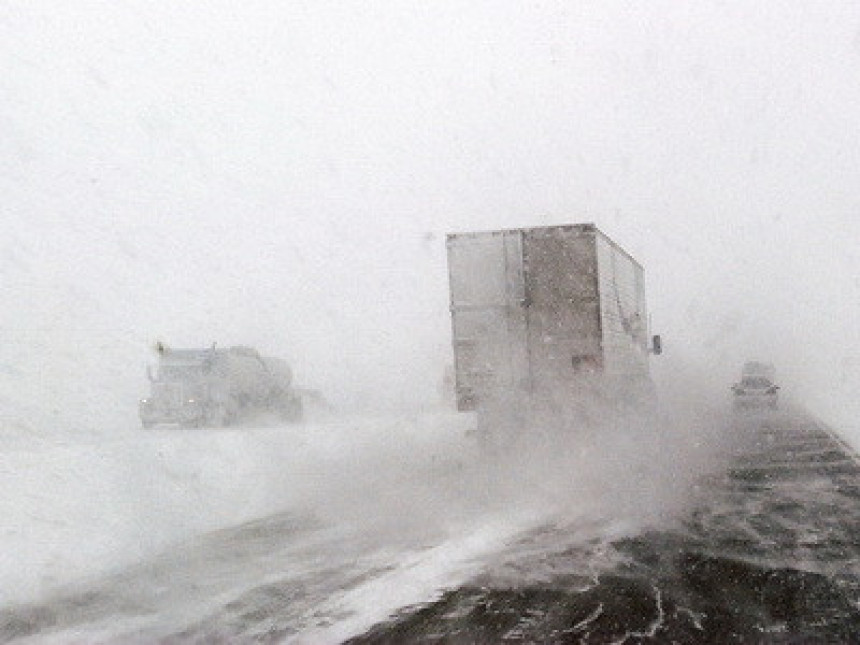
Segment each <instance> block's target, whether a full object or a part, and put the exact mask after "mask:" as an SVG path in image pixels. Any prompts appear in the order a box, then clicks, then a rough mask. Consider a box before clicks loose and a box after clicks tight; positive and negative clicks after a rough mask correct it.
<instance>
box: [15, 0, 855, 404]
mask: <svg viewBox="0 0 860 645" xmlns="http://www.w3.org/2000/svg"><path fill="white" fill-rule="evenodd" d="M0 30H2V36H3V37H2V45H0V47H2V56H0V65H2V81H0V82H2V99H0V101H2V102H0V118H2V122H3V127H2V135H0V136H2V147H0V163H2V167H3V173H2V180H0V181H2V182H3V194H4V213H5V215H4V219H5V220H6V226H5V227H4V229H5V231H6V235H4V240H3V243H2V255H0V259H2V267H3V279H4V287H5V288H4V305H3V307H4V316H3V323H2V324H3V327H4V335H5V336H6V337H7V339H9V338H10V336H11V338H12V339H13V342H14V340H15V339H18V338H20V339H21V342H22V343H23V344H24V345H28V346H32V347H35V346H40V347H44V344H47V346H48V347H49V348H50V349H48V351H49V353H50V352H52V351H59V350H58V348H57V344H58V343H60V344H62V345H63V346H64V347H65V348H66V349H65V351H81V349H82V347H81V346H82V345H83V346H85V347H86V348H87V350H88V351H93V344H94V343H96V347H98V348H101V347H102V345H98V343H107V344H108V345H113V344H117V343H122V344H124V345H126V347H125V348H124V350H123V351H122V352H120V356H121V357H122V359H121V360H129V361H132V362H131V363H129V364H128V365H123V366H122V367H121V370H122V371H123V372H125V371H129V372H140V371H141V370H142V367H141V366H142V363H143V362H145V361H146V360H147V356H146V351H147V350H145V349H144V348H145V347H146V348H148V347H149V345H150V344H151V342H153V341H154V339H156V338H160V339H163V340H166V341H168V342H170V343H172V344H174V345H176V346H181V345H189V346H195V345H201V344H204V343H205V344H207V345H208V344H209V343H211V342H213V341H218V342H220V343H223V344H228V343H236V342H241V343H246V344H254V345H258V346H262V347H263V348H264V349H266V350H268V351H269V352H270V353H275V354H280V355H283V356H285V357H288V358H290V359H291V360H292V361H293V362H294V364H295V365H296V370H297V373H298V374H299V375H300V378H303V379H305V381H306V382H308V383H311V384H313V386H315V387H318V388H320V389H323V390H324V391H326V392H327V393H328V394H329V395H330V396H331V397H332V398H333V399H335V400H337V401H338V402H340V403H343V404H346V405H348V406H362V407H370V408H373V407H378V406H381V405H395V406H400V407H402V406H409V405H415V404H418V403H422V402H425V401H427V400H428V399H432V398H433V397H434V396H436V395H437V392H438V383H439V381H440V379H441V374H442V370H443V366H444V365H445V364H446V363H447V362H450V360H451V359H450V349H449V344H450V343H449V328H448V325H449V322H448V314H447V294H446V272H445V271H446V270H445V259H444V233H445V232H448V231H453V230H470V229H487V228H498V227H515V226H529V225H537V224H550V223H567V222H579V221H594V222H595V223H597V224H598V226H599V227H601V228H602V229H603V230H604V231H605V232H606V233H607V234H608V235H610V237H613V238H614V239H616V240H617V241H619V242H620V243H621V244H622V245H623V246H625V247H626V248H627V249H628V250H629V251H630V252H631V253H632V254H633V255H634V256H635V257H637V258H638V259H639V260H640V261H641V262H642V264H643V265H644V266H645V267H646V271H647V281H648V282H647V290H648V297H649V302H650V309H651V312H652V317H653V326H654V328H655V331H659V332H661V333H662V334H663V335H664V338H665V341H666V346H667V348H668V351H667V355H666V356H665V357H664V358H663V359H662V360H661V361H660V364H659V365H658V366H656V369H657V370H658V371H659V373H660V375H661V378H669V379H670V380H671V375H672V374H673V373H674V371H675V369H676V367H675V364H676V362H678V361H680V362H683V363H694V364H697V365H699V366H705V365H707V369H704V370H703V371H704V372H706V373H707V374H710V375H712V376H713V377H714V383H715V384H719V385H720V386H724V385H725V384H726V382H727V381H729V380H730V379H731V378H732V377H733V375H734V374H735V372H736V371H737V369H738V365H739V364H740V362H742V361H743V360H744V359H746V358H747V357H764V358H768V359H771V360H773V361H774V362H775V363H776V364H777V365H778V367H779V370H780V373H781V374H782V375H784V379H785V380H786V381H787V382H790V383H791V389H792V391H797V392H804V393H806V392H807V391H813V390H815V389H816V388H824V389H827V388H828V387H830V383H829V382H828V381H827V379H828V378H830V377H831V376H832V375H833V369H832V368H833V365H834V364H835V362H838V361H839V360H841V357H843V356H856V355H857V354H858V353H860V350H858V334H860V332H858V331H857V328H856V325H855V324H854V321H855V320H856V319H857V315H858V306H860V305H858V302H860V300H858V297H857V296H858V290H860V282H858V280H860V278H858V269H857V266H858V264H857V260H858V255H857V254H858V251H857V250H856V240H857V239H860V238H858V232H860V224H858V219H857V211H858V204H860V199H858V193H857V191H858V189H857V185H858V183H857V178H858V177H857V168H858V167H860V163H858V162H860V146H858V138H860V134H858V133H860V128H858V127H857V126H858V120H860V116H858V115H860V110H858V109H857V108H858V104H860V86H858V84H857V82H856V79H857V78H858V71H860V70H858V67H860V10H858V9H857V8H856V6H854V5H853V3H849V2H845V3H829V4H828V5H827V7H826V8H825V7H817V6H816V7H813V6H810V5H808V4H807V3H801V2H784V3H768V4H767V6H765V5H760V6H754V7H750V6H748V3H742V2H706V3H698V4H697V5H696V6H695V7H678V6H677V4H676V3H671V2H668V3H659V2H658V3H647V4H644V3H643V4H636V3H634V4H630V3H626V2H617V3H606V2H599V3H596V2H595V3H587V2H582V3H575V4H573V5H571V3H567V2H548V3H541V4H540V5H535V6H529V7H524V6H522V5H521V4H520V3H498V2H492V3H490V2H479V3H470V6H469V7H468V8H463V7H461V6H459V5H456V4H453V3H441V4H440V3H436V4H435V5H434V6H433V7H428V6H424V5H423V4H422V3H413V2H406V3H404V2H399V3H396V4H395V3H382V4H370V5H368V4H367V3H328V2H323V3H319V2H315V3H290V4H288V5H283V3H275V2H255V3H252V4H250V5H248V6H246V7H243V8H242V9H241V10H239V9H236V8H235V7H234V6H233V5H232V4H231V3H226V2H225V3H220V2H216V3H211V4H207V7H206V9H205V10H195V9H193V8H192V7H190V6H176V7H165V6H161V5H159V4H158V3H151V2H129V3H123V4H122V5H121V6H120V5H114V4H110V3H101V2H87V3H75V4H74V5H69V4H68V3H62V2H49V1H47V0H43V1H41V2H37V3H32V2H26V3H25V2H10V3H6V5H5V7H4V9H3V13H2V16H0ZM34 330H39V333H36V331H34ZM39 343H42V345H39ZM69 345H73V346H75V349H70V348H69ZM131 346H134V347H135V348H139V349H136V350H135V351H133V350H132V347H131ZM82 360H84V359H82ZM101 360H102V359H99V362H101ZM103 360H104V361H105V362H108V363H110V362H112V361H113V359H112V358H111V357H110V356H108V355H106V356H105V357H104V359H103ZM45 362H47V363H48V364H50V361H45ZM103 367H104V368H105V369H106V370H114V369H116V366H115V365H104V364H103ZM48 368H49V366H48ZM7 378H13V377H7ZM41 382H42V385H43V386H45V384H52V385H54V386H55V387H56V388H58V389H64V388H68V387H70V385H69V383H68V378H67V375H66V374H50V373H48V374H43V375H42V377H41ZM137 385H138V386H140V385H141V383H139V382H138V383H137ZM127 388H128V390H129V391H130V390H131V389H132V387H131V386H130V385H128V386H127Z"/></svg>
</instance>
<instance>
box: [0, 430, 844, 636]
mask: <svg viewBox="0 0 860 645" xmlns="http://www.w3.org/2000/svg"><path fill="white" fill-rule="evenodd" d="M736 425H737V426H738V429H739V431H740V432H742V433H743V436H745V437H746V438H745V440H744V441H742V442H740V443H739V444H738V445H737V446H735V448H734V451H735V452H734V454H733V455H732V457H731V459H730V460H729V462H728V463H729V466H728V468H726V469H721V470H720V471H719V472H717V473H711V474H708V475H706V476H703V477H702V479H701V480H700V481H699V482H698V483H697V486H696V487H695V493H694V496H693V497H694V499H693V503H692V504H690V505H689V506H688V507H687V511H686V512H685V513H684V516H683V517H680V518H678V519H677V521H670V522H667V523H666V526H665V527H661V528H660V529H659V530H655V529H650V530H648V531H647V532H643V533H640V534H638V535H634V536H629V535H628V536H624V537H619V538H613V537H612V536H611V532H606V531H603V530H601V527H600V526H599V524H600V522H599V520H597V519H595V521H594V523H593V524H591V525H589V523H588V522H585V521H580V522H579V523H574V524H570V523H568V524H560V523H548V524H544V525H540V526H536V527H533V528H532V529H530V530H528V531H526V532H521V533H519V534H517V535H515V536H514V537H512V538H511V539H509V540H506V541H505V542H504V543H503V544H501V545H498V547H497V548H496V550H495V552H494V553H493V557H492V558H487V559H486V562H485V563H484V564H483V565H482V566H479V567H478V568H477V569H476V570H475V571H474V572H472V573H471V574H470V575H469V577H468V578H467V580H466V582H465V583H464V584H458V585H456V586H455V587H447V588H446V587H444V586H443V587H442V588H440V589H437V590H436V592H435V595H434V594H431V595H432V598H431V600H430V601H429V602H426V603H423V604H417V605H412V606H407V607H402V608H401V609H400V611H399V612H397V613H396V614H395V615H393V616H390V617H389V618H388V619H387V620H386V619H384V617H383V620H382V621H381V622H378V623H377V624H375V625H374V626H372V627H370V628H369V629H367V628H366V626H365V627H362V633H361V634H360V635H358V636H356V635H354V634H352V635H350V636H351V637H350V640H349V642H350V643H353V644H371V643H609V642H614V643H636V642H655V643H669V642H677V643H807V642H811V643H817V642H821V643H854V642H857V643H860V466H858V463H857V461H856V458H855V457H854V455H853V454H852V453H851V452H850V451H849V450H848V449H847V448H846V447H845V446H844V445H842V444H841V443H840V442H839V440H838V439H836V438H835V437H834V436H832V435H831V434H830V433H829V431H828V429H827V428H826V427H824V426H822V425H821V424H819V423H817V422H815V421H814V420H812V419H810V418H808V417H805V416H802V415H788V414H780V413H777V414H770V415H755V414H753V415H749V416H745V417H740V418H739V419H738V420H737V424H736ZM377 538H378V536H374V535H372V534H367V535H364V536H362V534H359V533H354V532H352V533H350V532H345V531H344V530H343V528H342V527H338V526H333V525H331V524H326V523H321V522H319V521H318V520H316V519H314V518H313V517H308V516H297V515H291V514H285V515H281V516H275V517H270V518H267V519H265V520H261V521H259V522H254V523H250V524H245V525H242V526H240V527H235V528H232V529H228V530H224V531H219V532H217V533H213V534H209V535H207V536H204V537H203V538H201V539H199V540H195V541H192V542H189V543H188V544H186V545H183V546H180V547H177V548H176V549H173V550H171V551H170V552H168V553H165V554H163V555H162V556H160V557H159V558H156V559H154V560H152V561H149V562H145V563H141V564H140V565H138V566H136V567H134V568H131V569H128V570H126V571H122V572H119V573H117V574H115V575H112V576H109V577H106V578H103V579H100V580H97V581H93V582H92V583H91V584H89V585H87V586H86V587H85V588H83V589H81V588H78V589H75V590H69V591H67V592H65V593H63V594H58V595H57V596H56V597H54V598H51V599H47V600H45V601H44V602H42V603H38V604H32V605H26V606H16V607H7V608H4V609H0V641H2V642H22V643H25V642H57V643H65V642H123V643H124V642H161V643H189V642H190V643H204V642H283V641H287V642H291V641H292V642H301V643H315V642H331V640H332V639H334V636H332V634H337V633H339V632H338V631H337V630H334V631H328V632H327V631H326V628H328V627H331V626H333V625H337V624H339V623H343V622H344V621H348V620H349V618H350V616H349V610H346V609H344V605H343V603H342V602H341V603H337V602H333V600H332V599H333V598H336V597H337V598H341V599H342V598H343V596H344V593H348V592H349V591H350V590H364V591H363V596H364V598H365V600H366V601H367V602H368V603H369V604H371V605H372V604H373V602H374V597H373V593H381V592H382V590H381V589H380V587H379V586H377V587H374V586H372V585H370V586H368V583H372V582H373V581H374V580H381V579H385V576H386V575H387V574H390V573H391V572H392V571H394V570H395V569H396V568H397V566H398V562H399V561H401V560H402V559H403V558H408V557H414V554H415V553H416V552H421V549H422V548H425V547H426V545H424V546H421V545H418V544H416V543H412V542H410V541H409V540H408V539H406V540H402V541H401V542H399V543H396V544H388V545H381V544H380V543H379V542H378V539H377ZM422 539H423V540H426V539H427V536H426V535H424V536H423V537H422ZM419 547H420V548H419ZM416 549H417V551H416ZM389 585H390V583H389ZM374 589H375V591H368V590H374ZM337 640H343V639H337Z"/></svg>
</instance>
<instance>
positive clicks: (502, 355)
mask: <svg viewBox="0 0 860 645" xmlns="http://www.w3.org/2000/svg"><path fill="white" fill-rule="evenodd" d="M447 255H448V271H449V287H450V307H451V320H452V328H453V344H454V362H455V366H454V372H455V389H456V402H457V409H458V410H460V411H469V410H477V411H478V422H479V427H480V426H481V424H482V414H484V413H486V412H487V411H488V410H490V409H491V408H493V407H494V406H495V407H497V408H501V409H507V410H514V411H518V412H522V411H523V410H527V409H528V408H529V407H530V406H534V405H535V403H536V402H540V403H541V404H543V405H549V406H550V407H552V406H553V405H555V404H559V405H562V406H564V405H570V404H574V405H575V404H577V403H583V404H587V403H588V402H589V401H588V399H594V398H601V399H609V400H610V401H611V404H612V405H626V404H631V405H634V406H641V405H645V406H649V407H650V406H653V408H654V410H656V391H655V389H654V386H653V382H652V380H651V378H650V373H649V354H650V353H660V351H661V343H660V337H659V336H654V337H653V338H651V339H649V335H648V318H647V313H646V308H645V291H644V279H643V270H642V267H641V266H640V265H639V263H638V262H636V261H635V260H634V259H633V258H632V257H631V256H630V255H629V254H628V253H627V252H625V251H624V250H623V249H622V248H621V247H620V246H618V245H617V244H616V243H615V242H613V241H612V240H611V239H609V238H608V237H607V236H606V235H604V234H603V233H602V232H601V231H599V230H598V229H597V228H596V226H594V225H593V224H574V225H565V226H547V227H538V228H522V229H513V230H498V231H488V232H476V233H454V234H449V235H448V236H447Z"/></svg>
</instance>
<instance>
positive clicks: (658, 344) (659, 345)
mask: <svg viewBox="0 0 860 645" xmlns="http://www.w3.org/2000/svg"><path fill="white" fill-rule="evenodd" d="M651 353H652V354H654V355H655V356H659V355H660V354H662V353H663V339H662V338H660V336H659V335H656V336H654V337H653V338H651Z"/></svg>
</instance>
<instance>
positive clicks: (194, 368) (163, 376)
mask: <svg viewBox="0 0 860 645" xmlns="http://www.w3.org/2000/svg"><path fill="white" fill-rule="evenodd" d="M201 378H203V366H202V365H161V366H159V368H158V380H159V381H198V380H200V379H201Z"/></svg>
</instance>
